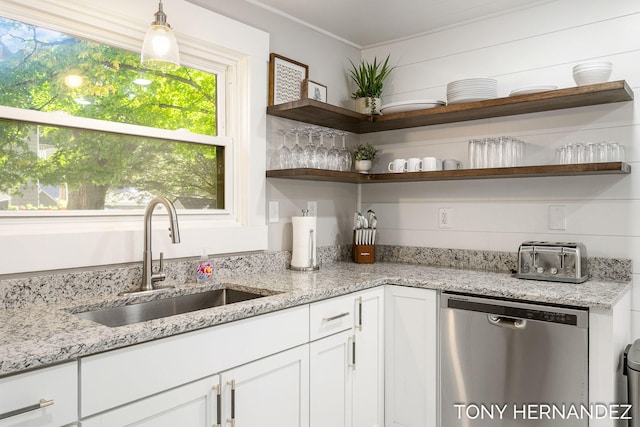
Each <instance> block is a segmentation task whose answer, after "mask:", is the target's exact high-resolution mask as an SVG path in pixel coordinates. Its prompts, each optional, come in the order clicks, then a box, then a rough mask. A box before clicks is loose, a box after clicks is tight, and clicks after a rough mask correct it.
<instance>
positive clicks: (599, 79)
mask: <svg viewBox="0 0 640 427" xmlns="http://www.w3.org/2000/svg"><path fill="white" fill-rule="evenodd" d="M612 68H613V67H612V65H611V62H607V61H600V62H587V63H585V64H579V65H576V66H575V67H573V79H574V80H575V81H576V84H577V85H578V86H584V85H593V84H596V83H604V82H607V81H609V77H610V76H611V70H612Z"/></svg>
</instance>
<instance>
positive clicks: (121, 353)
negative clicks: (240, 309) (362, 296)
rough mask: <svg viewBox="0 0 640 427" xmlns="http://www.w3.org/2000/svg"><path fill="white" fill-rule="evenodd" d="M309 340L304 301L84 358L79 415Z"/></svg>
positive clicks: (138, 397)
mask: <svg viewBox="0 0 640 427" xmlns="http://www.w3.org/2000/svg"><path fill="white" fill-rule="evenodd" d="M308 341H309V308H308V306H307V305H305V306H300V307H295V308H290V309H287V310H283V311H278V312H275V313H269V314H263V315H260V316H255V317H251V318H248V319H244V320H239V321H236V322H230V323H225V324H222V325H219V326H214V327H211V328H207V329H203V330H200V331H195V332H190V333H187V334H182V335H176V336H173V337H169V338H163V339H160V340H157V341H151V342H148V343H144V344H138V345H134V346H131V347H127V348H123V349H119V350H113V351H109V352H106V353H101V354H97V355H94V356H89V357H85V358H82V359H81V360H80V396H81V404H80V415H81V417H87V416H90V415H93V414H96V413H98V412H101V411H104V410H107V409H110V408H113V407H115V406H119V405H122V404H125V403H128V402H132V401H134V400H136V399H141V398H144V397H147V396H150V395H152V394H155V393H159V392H162V391H164V390H168V389H170V388H173V387H177V386H180V385H182V384H186V383H188V382H190V381H194V380H197V379H200V378H204V377H207V376H210V375H213V374H216V373H219V372H221V371H224V370H226V369H229V368H232V367H235V366H239V365H242V364H245V363H248V362H251V361H253V360H256V359H260V358H262V357H266V356H269V355H271V354H275V353H278V352H280V351H283V350H286V349H289V348H292V347H295V346H298V345H301V344H304V343H307V342H308Z"/></svg>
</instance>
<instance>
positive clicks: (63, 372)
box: [0, 362, 78, 427]
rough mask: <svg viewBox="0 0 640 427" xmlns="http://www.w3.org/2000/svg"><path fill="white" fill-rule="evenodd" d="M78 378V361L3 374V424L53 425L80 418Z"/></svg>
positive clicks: (0, 410)
mask: <svg viewBox="0 0 640 427" xmlns="http://www.w3.org/2000/svg"><path fill="white" fill-rule="evenodd" d="M77 380H78V365H77V363H76V362H71V363H65V364H62V365H57V366H52V367H49V368H42V369H38V370H35V371H31V372H26V373H23V374H18V375H12V376H9V377H4V378H1V379H0V427H9V426H11V427H27V426H28V427H45V426H46V427H48V426H52V427H54V426H61V425H66V424H70V423H73V422H75V421H77V414H78V381H77Z"/></svg>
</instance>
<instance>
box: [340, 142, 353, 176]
mask: <svg viewBox="0 0 640 427" xmlns="http://www.w3.org/2000/svg"><path fill="white" fill-rule="evenodd" d="M339 134H340V135H341V136H342V148H341V149H340V166H341V167H340V170H342V171H346V172H349V171H350V170H351V165H352V164H353V156H352V155H351V152H350V151H349V150H347V145H346V140H345V138H346V136H347V135H348V134H349V132H339Z"/></svg>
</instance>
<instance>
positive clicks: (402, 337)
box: [385, 286, 438, 427]
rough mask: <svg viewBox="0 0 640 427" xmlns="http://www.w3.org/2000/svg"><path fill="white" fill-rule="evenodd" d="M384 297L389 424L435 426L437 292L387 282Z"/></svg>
mask: <svg viewBox="0 0 640 427" xmlns="http://www.w3.org/2000/svg"><path fill="white" fill-rule="evenodd" d="M385 297H386V301H385V304H386V306H385V318H386V324H385V330H386V332H385V339H386V341H385V361H386V370H385V378H386V381H385V386H386V391H385V420H386V423H385V425H386V426H387V427H432V426H436V425H437V407H438V401H437V390H438V389H437V356H438V351H437V342H438V323H437V322H438V301H437V292H436V291H435V290H432V289H416V288H407V287H400V286H387V287H386V295H385Z"/></svg>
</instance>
